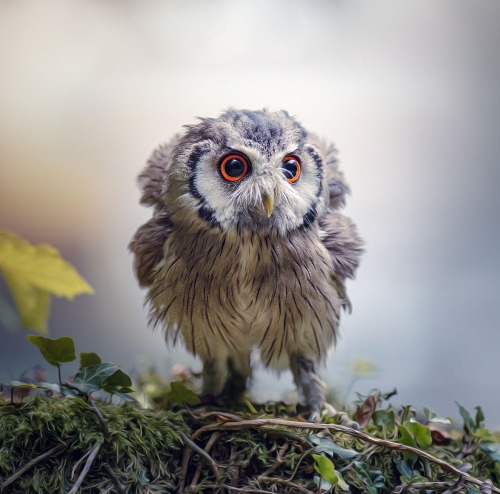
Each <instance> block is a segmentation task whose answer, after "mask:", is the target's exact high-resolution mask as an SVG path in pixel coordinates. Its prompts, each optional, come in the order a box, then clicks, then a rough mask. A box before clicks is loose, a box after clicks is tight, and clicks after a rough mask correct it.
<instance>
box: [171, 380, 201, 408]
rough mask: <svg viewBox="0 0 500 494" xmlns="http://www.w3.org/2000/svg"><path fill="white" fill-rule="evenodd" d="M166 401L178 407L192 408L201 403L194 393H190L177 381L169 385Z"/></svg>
mask: <svg viewBox="0 0 500 494" xmlns="http://www.w3.org/2000/svg"><path fill="white" fill-rule="evenodd" d="M167 399H168V401H169V402H170V403H175V404H177V405H180V406H184V405H188V406H194V405H199V404H200V403H201V400H200V398H199V397H198V395H197V394H196V393H195V392H194V391H191V390H190V389H189V388H188V387H187V386H186V385H185V384H184V383H182V382H179V381H172V382H171V383H170V392H169V393H168V395H167Z"/></svg>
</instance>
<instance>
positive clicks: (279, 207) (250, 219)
mask: <svg viewBox="0 0 500 494" xmlns="http://www.w3.org/2000/svg"><path fill="white" fill-rule="evenodd" d="M315 161H316V160H315V159H314V158H313V156H312V155H311V153H310V152H309V151H308V149H307V147H305V148H298V147H297V146H294V145H293V143H292V144H291V145H290V147H289V148H288V150H287V149H284V150H279V149H278V150H276V151H275V152H274V153H270V152H263V150H262V149H260V148H258V147H253V146H246V145H241V144H239V145H236V146H234V147H232V148H225V149H222V150H221V149H220V148H215V147H213V148H212V149H210V150H207V152H206V153H205V154H203V155H202V156H200V157H199V160H198V162H197V163H196V167H195V169H194V170H193V172H194V173H193V176H192V178H191V182H190V183H192V187H191V190H194V191H195V197H197V198H198V200H199V202H198V211H199V216H200V217H201V218H202V219H203V220H204V221H205V222H208V223H209V225H210V226H211V227H214V226H219V227H220V228H222V229H227V230H230V229H236V230H238V231H239V230H242V229H247V228H248V229H250V230H251V231H258V230H269V231H278V232H280V233H282V234H285V233H286V232H289V231H291V230H294V229H296V228H299V227H301V226H303V225H308V224H311V223H312V221H313V220H314V218H315V217H316V215H317V212H318V211H319V208H321V207H322V203H321V202H320V201H321V181H322V170H321V167H318V164H317V163H316V162H315Z"/></svg>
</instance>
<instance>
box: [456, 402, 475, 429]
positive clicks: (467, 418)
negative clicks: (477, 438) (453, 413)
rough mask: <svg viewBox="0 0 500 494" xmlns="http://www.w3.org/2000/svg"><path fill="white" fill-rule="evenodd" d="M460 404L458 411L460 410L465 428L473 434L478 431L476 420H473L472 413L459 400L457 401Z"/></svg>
mask: <svg viewBox="0 0 500 494" xmlns="http://www.w3.org/2000/svg"><path fill="white" fill-rule="evenodd" d="M455 403H456V404H457V406H458V411H459V412H460V415H461V416H462V419H463V421H464V430H465V432H466V433H468V434H473V433H474V432H475V431H476V424H475V422H474V420H472V417H471V415H470V413H469V412H468V411H467V409H466V408H464V407H463V406H462V405H460V403H458V401H456V402H455Z"/></svg>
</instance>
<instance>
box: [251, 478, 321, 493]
mask: <svg viewBox="0 0 500 494" xmlns="http://www.w3.org/2000/svg"><path fill="white" fill-rule="evenodd" d="M259 481H262V482H267V483H268V484H275V485H283V486H285V487H289V488H292V489H294V490H296V491H297V492H304V493H305V494H314V493H313V492H312V491H310V490H309V489H306V488H305V487H302V486H301V485H298V484H295V483H294V482H291V481H290V480H286V479H279V478H277V477H265V476H263V475H259ZM320 485H321V484H320ZM294 492H295V491H294Z"/></svg>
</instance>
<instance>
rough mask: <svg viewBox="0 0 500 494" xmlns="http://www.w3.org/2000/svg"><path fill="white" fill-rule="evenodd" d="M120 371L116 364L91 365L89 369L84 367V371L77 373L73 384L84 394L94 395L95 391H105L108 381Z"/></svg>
mask: <svg viewBox="0 0 500 494" xmlns="http://www.w3.org/2000/svg"><path fill="white" fill-rule="evenodd" d="M118 370H119V369H118V366H117V365H116V364H110V363H104V364H96V365H89V366H88V367H83V369H80V370H79V371H78V372H77V373H76V375H75V380H74V382H73V383H72V384H73V385H74V386H75V387H77V388H78V389H79V390H80V391H81V392H82V393H93V392H94V391H99V390H100V389H103V385H104V382H105V381H106V379H107V378H108V377H110V376H112V375H113V374H114V373H115V372H116V371H118Z"/></svg>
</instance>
